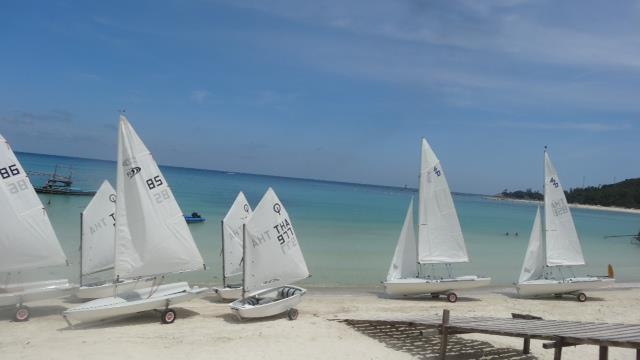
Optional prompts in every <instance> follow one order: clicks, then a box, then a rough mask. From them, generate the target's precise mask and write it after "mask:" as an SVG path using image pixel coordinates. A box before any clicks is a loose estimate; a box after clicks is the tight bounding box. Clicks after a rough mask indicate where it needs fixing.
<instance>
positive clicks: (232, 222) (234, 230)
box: [213, 192, 251, 300]
mask: <svg viewBox="0 0 640 360" xmlns="http://www.w3.org/2000/svg"><path fill="white" fill-rule="evenodd" d="M249 217H251V206H249V202H248V201H247V198H246V197H245V196H244V194H243V193H242V192H240V193H238V196H237V197H236V199H235V201H234V202H233V204H232V205H231V208H230V209H229V211H228V212H227V215H225V217H224V219H222V221H221V223H220V226H221V228H222V288H214V289H213V290H214V291H215V292H216V293H217V294H218V296H220V298H222V299H223V300H236V299H238V298H240V297H242V285H241V284H231V283H229V278H230V277H237V276H239V275H242V226H243V225H244V224H245V223H246V222H247V220H248V219H249Z"/></svg>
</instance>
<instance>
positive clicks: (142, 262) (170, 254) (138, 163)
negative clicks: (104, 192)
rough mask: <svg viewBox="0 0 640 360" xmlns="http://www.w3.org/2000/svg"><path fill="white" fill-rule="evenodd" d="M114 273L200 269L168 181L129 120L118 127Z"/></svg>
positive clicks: (150, 273)
mask: <svg viewBox="0 0 640 360" xmlns="http://www.w3.org/2000/svg"><path fill="white" fill-rule="evenodd" d="M117 194H118V200H117V202H116V235H115V275H116V278H138V277H146V276H156V275H161V274H168V273H177V272H185V271H192V270H199V269H202V268H203V266H204V261H203V260H202V256H201V255H200V252H199V251H198V248H197V247H196V245H195V242H194V240H193V237H192V236H191V232H190V231H189V228H188V227H187V223H186V222H185V219H184V216H183V214H182V211H181V210H180V207H179V206H178V203H177V202H176V200H175V197H174V195H173V192H172V191H171V189H170V187H169V184H168V183H167V181H166V179H165V178H164V176H163V175H162V173H161V172H160V169H159V168H158V165H157V163H156V162H155V161H154V159H153V157H152V156H151V153H150V152H149V150H148V149H147V147H146V146H145V145H144V143H143V142H142V140H141V139H140V137H139V136H138V134H137V133H136V132H135V130H134V129H133V127H132V126H131V124H130V123H129V121H128V120H127V119H126V117H124V116H120V125H119V131H118V168H117Z"/></svg>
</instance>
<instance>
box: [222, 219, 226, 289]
mask: <svg viewBox="0 0 640 360" xmlns="http://www.w3.org/2000/svg"><path fill="white" fill-rule="evenodd" d="M220 233H221V235H222V236H221V239H222V287H223V288H225V287H227V275H226V273H225V272H224V219H222V220H220Z"/></svg>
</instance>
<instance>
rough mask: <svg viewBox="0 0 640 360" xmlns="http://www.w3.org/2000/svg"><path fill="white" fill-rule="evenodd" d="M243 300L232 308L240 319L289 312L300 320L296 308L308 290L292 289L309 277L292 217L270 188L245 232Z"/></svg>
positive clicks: (288, 314) (291, 317) (289, 315)
mask: <svg viewBox="0 0 640 360" xmlns="http://www.w3.org/2000/svg"><path fill="white" fill-rule="evenodd" d="M242 233H243V241H242V243H243V248H244V251H243V253H244V259H245V261H244V262H243V266H244V271H243V281H242V285H243V287H242V299H239V300H236V301H234V302H233V303H231V304H230V305H229V306H230V307H231V310H232V311H233V312H234V314H236V316H237V317H238V318H239V319H241V320H242V319H249V318H263V317H267V316H273V315H277V314H281V313H284V312H286V313H287V316H288V317H289V319H290V320H295V319H296V318H297V317H298V310H297V309H295V306H296V305H297V304H298V303H300V301H301V300H302V296H303V295H304V294H305V293H306V290H305V289H303V288H300V287H297V286H291V285H288V284H291V283H293V282H296V281H299V280H302V279H306V278H307V277H309V270H308V269H307V263H306V262H305V261H304V257H303V256H302V250H301V249H300V244H299V243H298V238H297V237H296V234H295V232H294V230H293V224H292V222H291V220H290V218H289V214H288V213H287V211H286V210H285V208H284V206H283V205H282V203H281V202H280V200H279V199H278V197H277V196H276V193H275V192H274V191H273V190H272V189H271V188H269V190H267V193H266V194H265V195H264V197H263V198H262V200H260V203H259V204H258V206H257V207H256V209H255V211H254V212H253V215H251V217H250V218H249V220H248V221H247V223H246V224H245V225H244V229H243V232H242Z"/></svg>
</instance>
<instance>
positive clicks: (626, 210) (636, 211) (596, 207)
mask: <svg viewBox="0 0 640 360" xmlns="http://www.w3.org/2000/svg"><path fill="white" fill-rule="evenodd" d="M485 198H486V199H489V200H498V201H513V202H517V203H529V204H538V205H540V206H543V205H544V203H543V201H539V200H524V199H510V198H504V197H499V196H486V197H485ZM569 207H571V208H574V209H588V210H598V211H613V212H621V213H629V214H640V209H630V208H623V207H617V206H600V205H585V204H569Z"/></svg>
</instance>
